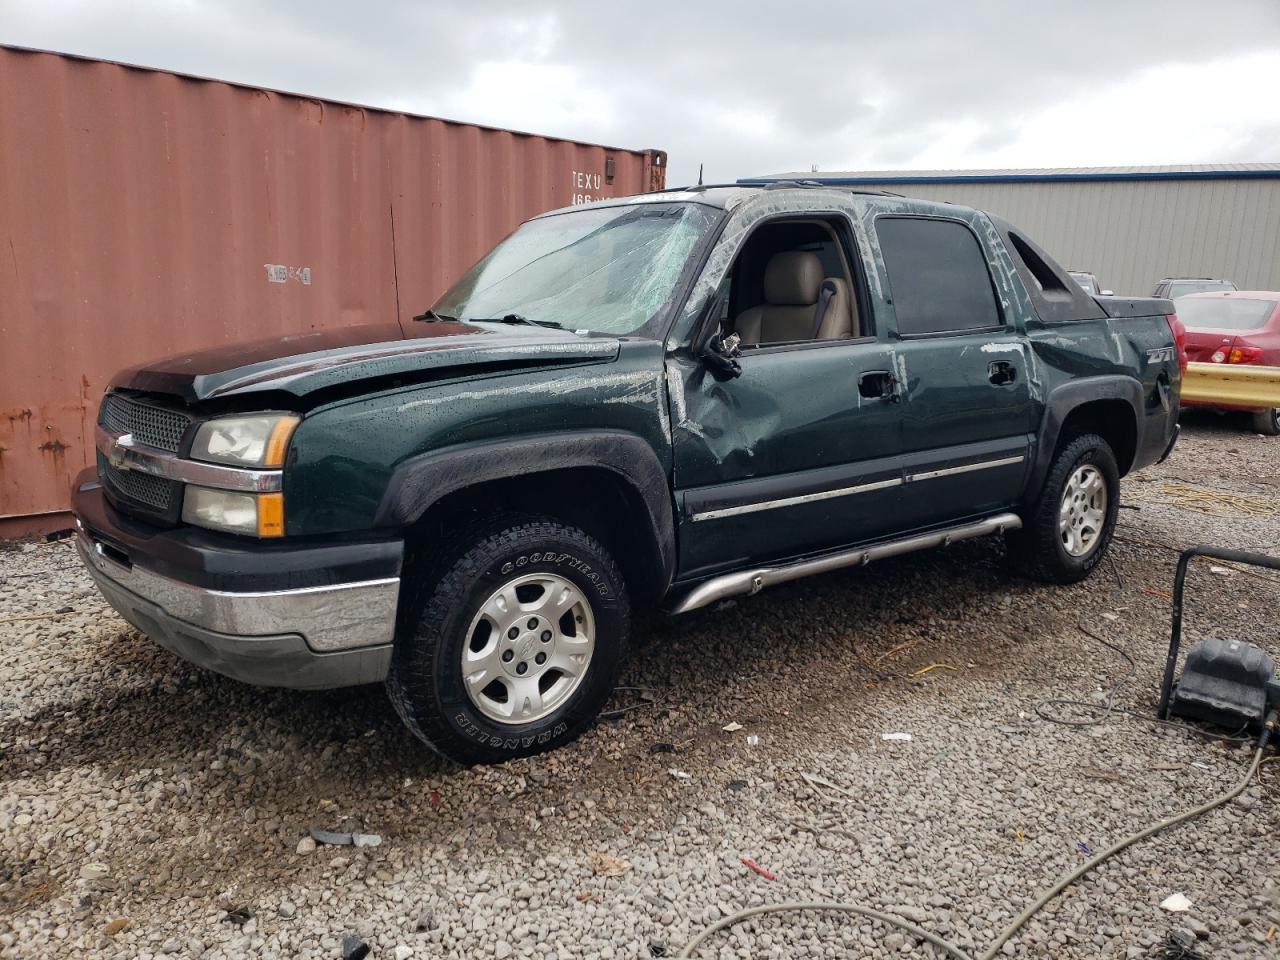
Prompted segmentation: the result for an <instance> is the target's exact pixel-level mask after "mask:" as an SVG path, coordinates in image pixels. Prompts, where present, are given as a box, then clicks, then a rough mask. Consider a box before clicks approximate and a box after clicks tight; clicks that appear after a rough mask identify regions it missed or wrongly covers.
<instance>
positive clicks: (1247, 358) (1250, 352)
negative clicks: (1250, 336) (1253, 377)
mask: <svg viewBox="0 0 1280 960" xmlns="http://www.w3.org/2000/svg"><path fill="white" fill-rule="evenodd" d="M1261 359H1262V348H1261V347H1248V346H1245V347H1232V348H1231V352H1230V353H1229V354H1227V363H1257V362H1258V361H1259V360H1261Z"/></svg>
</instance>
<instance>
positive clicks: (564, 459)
mask: <svg viewBox="0 0 1280 960" xmlns="http://www.w3.org/2000/svg"><path fill="white" fill-rule="evenodd" d="M499 511H514V512H519V513H530V514H541V515H545V516H551V517H554V518H556V519H559V520H561V521H563V522H566V523H570V524H573V525H575V526H579V527H581V528H582V529H584V530H585V531H586V532H587V533H590V534H591V535H593V536H595V537H596V538H597V539H599V540H601V541H602V542H603V543H604V545H605V546H606V547H607V548H608V549H609V550H610V551H611V552H612V553H613V555H614V558H615V560H616V561H617V562H618V564H619V566H620V567H621V568H622V571H623V575H624V577H625V578H626V579H627V582H628V588H629V589H630V591H631V592H632V594H633V596H634V597H635V598H636V600H638V601H640V602H642V603H654V602H657V601H658V600H659V599H660V598H661V597H662V596H663V595H664V594H665V593H666V591H667V589H668V587H669V586H670V584H671V579H672V576H673V574H674V570H675V557H676V548H675V524H674V515H673V511H672V501H671V492H670V486H669V483H668V478H667V471H666V469H665V468H664V467H663V465H662V463H661V462H660V461H659V460H658V457H657V454H656V453H655V452H654V450H653V448H652V446H650V444H649V443H648V442H646V441H645V440H644V439H643V438H641V437H639V436H637V435H635V434H630V433H626V432H623V431H594V432H588V433H574V434H536V435H530V436H525V437H519V438H516V439H504V440H498V441H486V442H481V443H472V444H462V445H459V446H456V447H447V448H444V449H441V450H435V451H432V452H430V453H426V454H421V455H419V456H417V457H411V458H409V459H408V460H405V461H404V462H403V463H401V464H400V465H399V466H398V467H397V468H396V469H395V471H394V472H393V474H392V478H391V481H390V483H389V484H388V487H387V490H386V493H385V494H384V496H383V499H382V502H381V504H380V505H379V508H378V513H377V525H378V526H380V527H393V528H398V529H404V530H405V531H406V540H407V541H408V546H409V549H410V550H412V548H413V546H414V545H415V543H417V544H423V543H425V542H427V541H429V540H430V538H431V537H432V536H433V535H434V534H436V533H437V532H439V531H441V530H443V529H447V528H450V527H453V526H456V525H457V524H459V523H462V522H465V521H466V520H467V519H470V518H473V517H474V516H476V515H477V514H479V513H483V512H499Z"/></svg>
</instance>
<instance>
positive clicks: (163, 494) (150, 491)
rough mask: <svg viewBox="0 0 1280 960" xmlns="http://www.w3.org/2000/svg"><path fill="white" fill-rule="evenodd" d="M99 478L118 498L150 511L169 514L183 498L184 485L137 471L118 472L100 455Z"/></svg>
mask: <svg viewBox="0 0 1280 960" xmlns="http://www.w3.org/2000/svg"><path fill="white" fill-rule="evenodd" d="M98 476H100V477H101V478H102V479H103V482H105V483H106V485H107V489H108V490H110V491H111V492H112V493H114V494H115V495H116V496H117V497H120V498H124V499H125V500H127V501H129V502H131V503H136V504H139V505H141V506H143V507H145V508H146V509H147V510H149V511H154V512H155V513H163V514H167V513H168V512H169V510H170V508H171V507H173V505H174V504H175V503H177V502H178V498H179V497H180V496H181V490H180V487H181V486H182V484H180V483H178V481H176V480H167V479H165V478H164V477H154V476H152V475H151V474H149V473H139V472H138V471H136V470H117V469H116V468H115V467H113V466H111V464H110V463H108V462H107V458H106V457H104V456H103V455H102V454H98Z"/></svg>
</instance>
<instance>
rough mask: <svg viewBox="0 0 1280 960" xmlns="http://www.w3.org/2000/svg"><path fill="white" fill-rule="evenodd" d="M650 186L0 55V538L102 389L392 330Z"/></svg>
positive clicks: (595, 166)
mask: <svg viewBox="0 0 1280 960" xmlns="http://www.w3.org/2000/svg"><path fill="white" fill-rule="evenodd" d="M610 173H612V177H611V178H610V177H609V174H610ZM665 174H666V158H665V156H664V155H663V154H661V153H660V152H656V151H645V152H635V151H625V150H618V149H613V148H608V147H601V146H594V145H589V144H581V143H574V142H569V141H565V140H555V139H547V138H543V137H537V136H532V135H528V134H520V133H513V132H510V131H506V130H495V129H491V128H482V127H476V126H470V125H466V124H459V123H452V122H448V121H442V120H436V119H431V118H424V117H416V116H408V115H405V114H399V113H390V112H386V111H380V110H374V109H368V108H362V107H357V106H351V105H345V104H336V103H332V102H324V101H320V100H315V99H309V98H306V97H302V96H296V95H290V94H281V93H275V92H271V91H266V90H260V89H256V88H249V87H242V86H236V85H232V84H228V83H221V82H215V81H207V80H200V79H195V78H189V77H182V76H176V75H174V74H170V73H163V72H158V71H152V70H144V69H138V68H133V67H126V66H121V65H118V64H112V63H103V62H100V61H92V60H83V59H77V58H71V57H65V56H61V55H56V54H48V53H37V52H30V51H19V50H14V49H11V48H3V47H0V536H5V535H15V534H17V533H20V532H23V531H24V530H28V529H36V528H38V527H39V526H40V525H41V524H40V521H39V519H38V515H41V514H49V513H52V512H57V511H62V510H65V509H66V507H67V502H68V489H69V486H70V484H71V480H72V477H73V476H74V475H75V473H76V472H77V471H78V470H79V469H80V468H81V467H82V466H85V465H87V464H88V463H89V462H90V461H91V460H92V456H91V454H92V446H93V423H94V416H95V412H96V409H97V403H98V399H99V397H100V395H101V392H102V390H103V388H104V386H105V384H106V382H107V381H108V379H109V378H110V377H111V375H112V374H113V373H114V372H115V371H116V370H118V369H120V368H122V367H125V366H128V365H132V364H136V363H139V362H141V361H144V360H146V359H148V358H154V357H159V356H163V355H166V354H172V353H177V352H182V351H187V350H192V349H196V348H200V347H204V346H209V345H213V344H218V343H224V342H227V341H233V340H237V339H246V338H252V337H262V336H267V335H270V334H272V333H277V332H279V333H289V332H300V331H304V330H310V329H314V328H317V327H330V326H340V325H346V324H352V323H368V322H384V323H385V322H388V321H391V320H394V319H395V318H396V317H399V318H401V319H406V318H408V317H410V316H412V315H413V314H415V313H419V312H421V311H422V310H423V309H424V308H425V307H427V306H429V305H430V304H431V302H432V301H433V300H434V299H435V297H436V296H437V295H438V294H439V293H440V292H442V291H443V289H444V288H445V287H446V285H447V284H448V282H449V281H450V280H452V279H453V278H455V277H457V276H458V275H459V274H460V273H461V272H462V271H463V270H465V269H466V268H467V267H468V266H469V265H470V264H471V263H473V262H474V261H475V260H476V259H477V258H478V257H479V256H480V255H481V254H482V253H484V252H485V251H486V250H487V249H488V248H489V247H490V246H492V245H493V244H494V243H496V242H497V241H498V240H499V239H501V238H502V237H503V236H505V235H506V234H507V233H508V232H510V231H511V229H512V228H513V227H514V226H515V225H516V224H517V223H519V222H520V221H521V220H524V219H527V218H528V217H530V216H532V215H534V214H536V213H540V212H542V211H544V210H548V209H552V208H555V207H560V206H566V205H569V204H571V203H575V202H581V201H582V200H586V199H598V198H600V197H608V196H625V195H627V194H634V193H643V192H646V191H649V190H654V189H661V187H662V186H663V180H664V178H665ZM610 179H611V182H610ZM33 518H34V519H33Z"/></svg>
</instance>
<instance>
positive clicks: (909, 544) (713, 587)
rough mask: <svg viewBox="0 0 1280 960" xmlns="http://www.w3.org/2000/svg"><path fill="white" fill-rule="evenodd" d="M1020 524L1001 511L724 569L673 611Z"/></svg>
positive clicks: (689, 594) (1014, 527)
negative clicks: (863, 543) (816, 553)
mask: <svg viewBox="0 0 1280 960" xmlns="http://www.w3.org/2000/svg"><path fill="white" fill-rule="evenodd" d="M1021 526H1022V518H1021V517H1019V516H1018V515H1017V514H1016V513H1000V514H996V515H995V516H994V517H988V518H987V519H985V520H979V521H978V522H977V523H965V524H961V525H960V526H956V527H945V528H944V529H942V530H934V531H932V532H931V533H921V534H917V535H916V536H913V537H903V538H902V539H901V540H889V541H887V542H886V543H877V544H873V545H871V546H867V547H856V548H854V549H852V550H842V551H840V552H839V553H829V554H826V555H824V556H821V557H814V558H813V559H811V560H801V561H799V562H798V563H789V564H786V565H785V566H779V567H758V568H756V569H755V570H743V571H739V572H737V573H726V574H724V575H723V576H719V577H713V578H712V579H710V580H708V581H707V582H706V583H702V584H699V585H698V586H696V587H694V588H693V589H692V590H691V591H689V593H688V594H686V595H685V598H684V599H683V600H681V601H680V602H679V603H678V604H676V606H675V607H674V609H673V610H672V613H688V612H689V611H690V610H697V609H698V608H699V607H705V606H706V605H707V604H709V603H715V602H716V601H717V600H723V599H725V598H726V597H738V596H742V595H743V594H748V595H750V594H753V593H759V592H760V591H761V590H763V589H764V588H765V587H771V586H773V585H774V584H776V583H786V582H787V581H788V580H799V579H800V578H801V577H808V576H812V575H813V574H816V573H828V572H830V571H832V570H840V569H842V568H843V567H861V566H865V565H866V564H868V563H870V562H871V561H872V560H884V559H885V558H886V557H896V556H899V555H901V554H904V553H914V552H915V551H917V550H929V549H931V548H932V547H945V546H947V545H948V544H951V543H955V542H956V541H957V540H972V539H973V538H974V537H986V536H990V535H991V534H993V533H1004V532H1005V531H1006V530H1017V529H1018V528H1019V527H1021Z"/></svg>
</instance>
